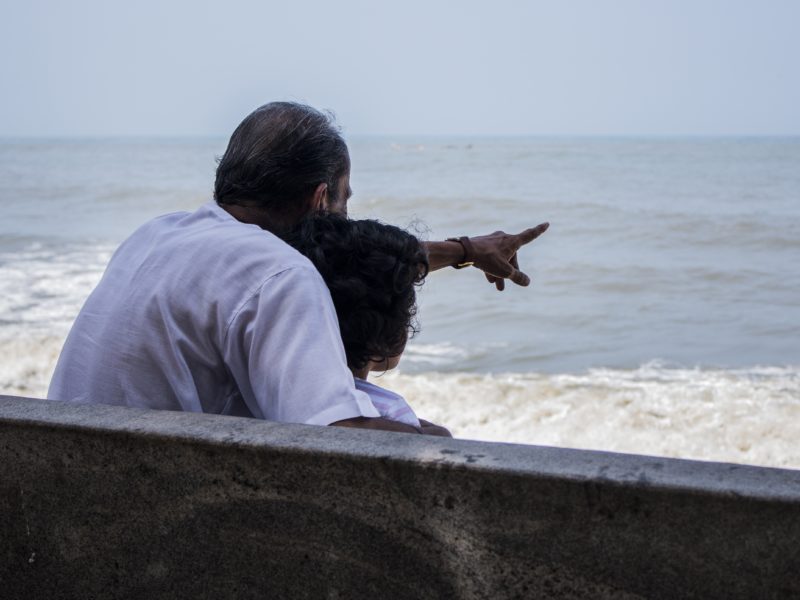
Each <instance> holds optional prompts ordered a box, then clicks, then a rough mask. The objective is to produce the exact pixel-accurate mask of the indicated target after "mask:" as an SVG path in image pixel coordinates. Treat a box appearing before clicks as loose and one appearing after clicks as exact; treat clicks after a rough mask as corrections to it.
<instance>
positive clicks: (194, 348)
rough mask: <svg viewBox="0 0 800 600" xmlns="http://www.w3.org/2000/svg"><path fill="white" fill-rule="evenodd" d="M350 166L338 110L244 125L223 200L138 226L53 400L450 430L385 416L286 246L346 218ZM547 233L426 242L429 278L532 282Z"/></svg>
mask: <svg viewBox="0 0 800 600" xmlns="http://www.w3.org/2000/svg"><path fill="white" fill-rule="evenodd" d="M350 194H351V190H350V157H349V154H348V150H347V145H346V144H345V142H344V140H343V139H342V137H341V135H340V133H339V131H338V129H337V128H336V127H335V125H334V124H333V122H332V119H331V117H329V116H328V115H325V114H323V113H320V112H319V111H317V110H315V109H313V108H311V107H309V106H304V105H301V104H295V103H287V102H274V103H271V104H267V105H265V106H262V107H261V108H258V109H257V110H255V111H254V112H253V113H251V114H250V115H249V116H248V117H246V118H245V119H244V121H242V123H241V124H240V125H239V126H238V127H237V128H236V131H234V133H233V135H232V136H231V139H230V142H229V143H228V147H227V150H226V151H225V154H224V155H223V156H222V158H221V160H220V162H219V166H218V168H217V176H216V182H215V186H214V201H211V202H209V203H207V204H205V205H204V206H202V207H200V208H199V209H197V210H196V211H195V212H193V213H172V214H169V215H164V216H162V217H158V218H156V219H153V220H152V221H150V222H148V223H146V224H144V225H143V226H142V227H140V228H139V229H138V230H136V231H135V232H134V233H133V234H132V235H131V236H130V237H129V238H128V239H127V240H125V242H123V243H122V245H121V246H120V247H119V249H118V250H117V251H116V252H115V254H114V256H113V257H112V259H111V261H110V262H109V264H108V267H107V269H106V271H105V273H104V275H103V278H102V279H101V281H100V283H99V284H98V285H97V287H96V288H95V290H94V291H93V292H92V294H91V295H90V296H89V298H88V299H87V301H86V303H85V305H84V306H83V308H82V309H81V312H80V314H79V315H78V317H77V319H76V320H75V324H74V325H73V327H72V330H71V331H70V333H69V336H68V337H67V341H66V343H65V345H64V348H63V350H62V353H61V356H60V358H59V361H58V365H57V367H56V371H55V373H54V375H53V380H52V382H51V384H50V389H49V392H48V397H49V398H52V399H56V400H68V401H75V402H87V403H103V404H118V405H124V406H135V407H143V408H153V409H166V410H183V411H193V412H208V413H216V414H226V415H238V416H249V417H256V418H260V419H269V420H275V421H283V422H294V423H308V424H317V425H340V426H349V427H360V428H369V429H385V430H391V431H407V432H411V433H432V434H439V435H440V434H442V431H443V429H442V428H440V427H436V426H432V425H431V426H428V425H424V426H423V427H421V428H415V427H412V426H410V425H405V424H403V423H399V422H394V421H389V420H386V419H383V418H381V417H380V416H379V414H378V412H377V411H376V409H375V408H374V407H373V406H372V404H371V402H370V400H369V398H368V397H367V396H366V395H365V394H363V393H362V392H360V391H357V390H356V389H355V387H354V384H353V378H352V376H351V374H350V371H349V370H348V368H347V365H346V360H345V355H344V350H343V347H342V341H341V338H340V335H339V329H338V323H337V319H336V313H335V311H334V308H333V305H332V302H331V298H330V294H329V292H328V289H327V287H326V286H325V283H324V281H323V280H322V278H321V276H320V275H319V273H318V272H317V271H316V270H315V269H314V267H313V266H312V265H311V263H310V262H309V261H308V260H307V259H306V258H305V257H303V256H302V255H300V254H299V253H298V252H296V251H295V250H294V249H292V248H291V247H289V246H288V245H287V244H285V243H284V242H283V241H282V240H281V235H282V234H284V233H285V232H287V231H288V230H290V229H291V228H292V227H293V226H294V225H296V224H297V223H298V222H299V221H300V220H301V219H302V218H303V217H305V216H307V215H309V214H312V213H317V212H330V213H340V214H346V213H347V201H348V198H349V197H350ZM546 229H547V224H546V223H543V224H542V225H539V226H537V227H534V228H532V229H527V230H525V231H523V232H522V233H520V234H517V235H509V234H505V233H503V232H495V233H493V234H491V235H487V236H480V237H474V238H467V237H461V238H458V239H455V238H454V239H451V240H448V241H445V242H427V243H426V250H427V253H428V258H429V262H430V268H431V270H436V269H439V268H442V267H446V266H454V267H460V266H465V265H467V264H472V265H474V266H476V267H478V268H480V269H482V270H483V271H484V273H485V274H486V277H487V279H488V280H489V281H490V282H492V283H493V284H495V285H496V286H497V288H498V289H500V290H502V289H503V286H504V280H505V279H510V280H511V281H513V282H514V283H516V284H518V285H528V283H529V279H528V277H527V276H526V275H525V274H524V273H522V272H521V271H519V267H518V264H517V258H516V253H517V250H518V249H519V248H520V247H521V246H522V245H524V244H526V243H528V242H530V241H532V240H534V239H536V237H538V236H539V235H541V234H542V233H543V232H544V231H545V230H546Z"/></svg>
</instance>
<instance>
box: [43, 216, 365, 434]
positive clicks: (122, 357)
mask: <svg viewBox="0 0 800 600" xmlns="http://www.w3.org/2000/svg"><path fill="white" fill-rule="evenodd" d="M48 398H51V399H55V400H70V401H77V402H88V403H98V404H118V405H125V406H134V407H142V408H154V409H167V410H183V411H191V412H207V413H216V414H226V415H239V416H252V417H256V418H260V419H268V420H274V421H283V422H294V423H309V424H316V425H328V424H330V423H332V422H335V421H339V420H342V419H348V418H353V417H358V416H365V417H378V416H380V415H379V413H378V411H377V410H376V409H375V407H374V406H373V405H372V403H371V401H370V399H369V397H368V396H367V395H366V394H364V393H363V392H361V391H358V390H356V389H355V387H354V385H353V377H352V374H351V373H350V371H349V370H348V369H347V366H346V359H345V354H344V348H343V346H342V341H341V336H340V333H339V325H338V321H337V318H336V312H335V310H334V307H333V303H332V301H331V298H330V293H329V292H328V288H327V287H326V285H325V282H324V281H323V279H322V277H321V276H320V275H319V273H318V272H317V270H316V269H315V268H314V266H313V265H312V264H311V262H310V261H308V260H307V259H306V258H305V257H304V256H302V255H301V254H300V253H298V252H297V251H296V250H294V249H293V248H291V247H290V246H288V245H287V244H285V243H284V242H283V241H281V240H280V239H278V238H277V237H275V236H274V235H273V234H271V233H269V232H267V231H264V230H263V229H261V228H260V227H258V226H256V225H249V224H245V223H241V222H239V221H237V220H236V219H234V218H233V217H232V216H231V215H229V214H228V213H227V212H226V211H224V210H222V209H221V208H220V207H219V206H217V205H216V203H215V202H210V203H208V204H206V205H204V206H202V207H201V208H199V209H198V210H197V211H195V212H194V213H173V214H169V215H165V216H163V217H159V218H157V219H154V220H152V221H150V222H148V223H146V224H145V225H143V226H142V227H140V228H139V229H138V230H137V231H136V232H135V233H134V234H133V235H132V236H131V237H130V238H128V239H127V240H126V241H125V242H123V244H122V245H121V246H120V247H119V249H118V250H117V251H116V252H115V253H114V256H113V257H112V258H111V261H110V262H109V265H108V267H107V269H106V272H105V273H104V275H103V278H102V279H101V281H100V283H99V284H98V286H97V287H96V288H95V290H94V291H93V292H92V294H91V295H90V296H89V298H88V299H87V300H86V303H85V304H84V306H83V308H82V309H81V312H80V314H79V315H78V318H77V319H76V320H75V323H74V325H73V327H72V330H71V331H70V333H69V336H68V337H67V341H66V343H65V344H64V348H63V350H62V352H61V356H60V358H59V361H58V365H57V366H56V370H55V373H54V375H53V379H52V381H51V384H50V390H49V392H48Z"/></svg>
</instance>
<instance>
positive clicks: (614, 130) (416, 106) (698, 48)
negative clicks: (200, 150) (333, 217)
mask: <svg viewBox="0 0 800 600" xmlns="http://www.w3.org/2000/svg"><path fill="white" fill-rule="evenodd" d="M0 1H1V2H2V20H0V55H1V56H2V58H0V78H1V80H2V93H1V94H0V109H2V110H0V135H2V136H28V135H34V136H64V135H92V136H98V135H99V136H105V135H130V134H133V135H154V134H155V135H228V134H230V132H231V131H232V130H233V128H234V127H235V126H236V124H237V123H238V122H239V121H240V120H241V119H242V118H243V117H244V116H245V115H246V114H247V113H249V112H250V111H251V110H252V109H253V108H255V107H257V106H259V105H260V104H263V103H265V102H268V101H270V100H279V99H281V100H282V99H294V100H302V101H306V102H308V103H310V104H313V105H314V106H317V107H319V108H330V109H332V110H333V111H334V112H335V113H336V114H337V116H338V119H339V122H340V123H341V124H342V126H343V127H344V130H345V133H346V134H348V135H352V134H382V133H385V134H464V135H474V134H490V135H491V134H567V135H570V134H592V135H594V134H620V135H636V134H667V135H680V134H701V135H702V134H713V135H717V134H783V135H791V134H793V135H797V134H800V0H787V1H778V0H753V1H747V2H742V1H736V0H720V1H710V0H687V1H683V0H663V1H660V0H653V1H646V0H625V1H622V0H619V1H615V0H605V1H604V0H587V1H575V0H553V1H549V2H536V1H522V0H520V1H516V2H513V1H504V0H491V1H490V0H487V1H485V2H467V1H458V2H456V1H452V2H444V1H435V0H427V1H416V0H403V1H402V2H401V1H395V2H391V3H388V2H378V1H375V2H355V1H352V0H337V1H336V2H331V1H323V0H306V1H303V2H291V1H288V0H287V1H284V2H269V1H261V2H255V1H253V2H249V1H245V0H228V1H226V2H221V1H219V0H217V1H215V2H203V1H198V0H191V1H189V0H179V1H174V2H170V1H168V0H158V1H151V0H139V1H137V2H128V1H126V2H116V1H112V0H71V1H58V0H52V1H44V0H27V1H24V2H23V1H21V0H20V1H11V0H0Z"/></svg>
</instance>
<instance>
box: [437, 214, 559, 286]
mask: <svg viewBox="0 0 800 600" xmlns="http://www.w3.org/2000/svg"><path fill="white" fill-rule="evenodd" d="M549 226H550V224H549V223H542V224H541V225H537V226H536V227H531V228H530V229H526V230H525V231H523V232H522V233H517V234H511V233H505V232H503V231H495V232H494V233H490V234H489V235H481V236H477V237H473V238H461V241H454V240H448V241H445V242H423V244H424V246H425V249H426V250H427V252H428V262H429V263H430V270H431V271H435V270H437V269H442V268H444V267H453V266H456V265H459V264H464V263H472V266H474V267H477V268H479V269H480V270H481V271H483V272H484V274H485V275H486V279H487V280H489V282H490V283H493V284H495V286H497V289H498V290H501V291H502V290H503V288H505V280H506V279H510V280H511V281H513V282H514V283H516V284H517V285H522V286H525V285H528V284H529V283H530V281H531V280H530V278H529V277H528V276H527V275H526V274H525V273H523V272H522V271H520V270H519V263H518V262H517V251H518V250H519V249H520V248H521V247H522V246H524V245H525V244H529V243H530V242H532V241H533V240H535V239H536V238H538V237H539V236H540V235H542V234H543V233H544V232H545V231H547V228H548V227H549Z"/></svg>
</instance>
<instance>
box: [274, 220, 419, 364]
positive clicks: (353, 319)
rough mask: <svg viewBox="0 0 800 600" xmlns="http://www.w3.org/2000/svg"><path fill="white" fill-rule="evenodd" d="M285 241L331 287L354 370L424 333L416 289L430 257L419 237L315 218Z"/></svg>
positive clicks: (399, 349) (365, 223)
mask: <svg viewBox="0 0 800 600" xmlns="http://www.w3.org/2000/svg"><path fill="white" fill-rule="evenodd" d="M284 239H285V240H286V242H287V243H289V244H290V245H291V246H293V247H294V248H296V249H297V250H298V251H299V252H300V253H301V254H304V255H305V256H307V257H308V258H309V259H310V260H311V262H312V263H313V264H314V266H315V267H316V268H317V270H318V271H319V272H320V274H321V275H322V278H323V279H324V280H325V283H326V284H327V285H328V288H329V289H330V291H331V297H332V298H333V304H334V306H335V307H336V314H337V315H338V317H339V329H340V330H341V333H342V341H343V342H344V349H345V353H346V354H347V365H348V367H350V368H351V369H362V368H364V367H365V366H366V365H367V363H368V362H369V361H370V360H372V361H376V362H380V361H382V360H385V359H387V358H390V357H393V356H397V355H399V354H400V353H401V352H402V351H403V348H404V347H405V344H406V341H408V338H409V334H410V335H414V334H415V333H417V331H418V326H417V324H416V321H415V319H414V317H415V315H416V312H417V304H416V290H415V287H416V286H418V285H421V284H422V282H423V281H424V279H425V276H426V275H427V274H428V256H427V254H426V252H425V250H424V248H423V247H422V244H420V242H419V240H418V239H417V238H416V237H414V236H413V235H411V234H410V233H408V232H406V231H403V230H402V229H400V228H398V227H394V226H392V225H386V224H384V223H380V222H378V221H371V220H350V219H347V218H346V217H342V216H338V215H315V216H312V217H309V218H307V219H305V220H303V221H302V222H301V223H300V224H299V225H298V226H297V227H295V228H294V229H293V230H292V231H291V232H290V233H288V234H286V235H285V236H284Z"/></svg>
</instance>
